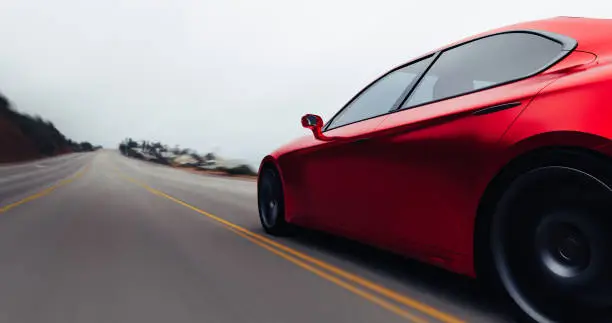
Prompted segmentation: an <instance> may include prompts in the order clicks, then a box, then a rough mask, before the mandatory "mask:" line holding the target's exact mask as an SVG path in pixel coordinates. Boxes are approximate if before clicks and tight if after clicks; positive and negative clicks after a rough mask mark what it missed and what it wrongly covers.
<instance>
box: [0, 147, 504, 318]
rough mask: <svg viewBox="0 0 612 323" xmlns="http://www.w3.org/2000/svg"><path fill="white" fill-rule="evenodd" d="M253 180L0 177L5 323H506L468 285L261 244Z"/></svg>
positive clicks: (380, 258)
mask: <svg viewBox="0 0 612 323" xmlns="http://www.w3.org/2000/svg"><path fill="white" fill-rule="evenodd" d="M256 205H257V202H256V187H255V183H254V182H252V181H248V180H237V179H228V178H223V177H213V176H204V175H198V174H192V173H189V172H184V171H181V170H177V169H172V168H169V167H165V166H161V165H154V164H149V163H146V162H142V161H138V160H134V159H129V158H126V157H123V156H121V155H119V154H118V153H117V152H115V151H100V152H95V153H84V154H72V155H66V156H62V157H58V158H52V159H45V160H40V161H34V162H30V163H25V164H19V165H9V166H1V167H0V322H19V323H30V322H31V323H39V322H45V323H55V322H57V323H72V322H74V323H77V322H78V323H81V322H87V323H97V322H100V323H102V322H104V323H110V322H113V323H121V322H125V323H136V322H143V323H156V322H160V323H168V322H172V323H187V322H194V323H195V322H197V323H203V322H211V323H225V322H228V323H236V322H244V323H247V322H248V323H252V322H255V323H257V322H262V323H293V322H296V323H302V322H332V323H342V322H351V323H357V322H368V323H383V322H416V323H425V322H445V323H451V322H452V323H458V322H510V321H509V320H507V319H504V317H507V315H505V314H502V313H503V312H504V311H505V309H504V307H503V306H501V305H499V304H497V302H493V301H491V300H489V299H490V297H487V295H486V294H485V293H483V292H481V291H479V290H478V288H477V287H476V284H475V283H474V282H472V281H470V280H468V279H464V278H461V277H458V276H455V275H452V274H449V273H446V272H444V271H442V270H439V269H436V268H433V267H430V266H425V265H421V264H418V263H416V262H413V261H410V260H407V259H404V258H402V257H398V256H394V255H391V254H388V253H385V252H381V251H376V250H374V249H373V248H369V247H365V246H362V245H359V244H357V243H353V242H349V241H346V240H343V239H338V238H333V237H329V236H326V235H323V234H320V233H313V232H304V233H301V234H299V235H298V236H296V237H292V238H272V237H269V236H266V235H265V234H264V233H263V232H262V230H261V229H260V226H259V221H258V217H257V206H256Z"/></svg>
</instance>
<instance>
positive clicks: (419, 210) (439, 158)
mask: <svg viewBox="0 0 612 323" xmlns="http://www.w3.org/2000/svg"><path fill="white" fill-rule="evenodd" d="M515 29H518V30H521V29H539V30H544V31H551V32H556V33H559V34H564V35H567V36H570V37H572V38H574V39H576V40H577V41H578V47H577V49H576V51H574V52H572V53H571V54H570V55H569V56H568V57H566V58H565V59H563V60H562V61H560V62H558V63H557V64H555V65H554V66H552V67H550V68H549V69H548V70H546V71H544V72H542V73H540V74H538V75H535V76H533V77H531V78H528V79H524V80H521V81H517V82H513V83H510V84H506V85H503V86H499V87H495V88H491V89H488V90H484V91H480V92H475V93H471V94H467V95H463V96H459V97H456V98H451V99H447V100H443V101H439V102H435V103H431V104H428V105H425V106H421V107H418V108H414V109H408V110H403V111H399V112H395V113H391V114H388V115H385V116H380V117H377V118H373V119H370V120H366V121H362V122H358V123H355V124H351V125H348V126H344V127H340V128H337V129H334V130H331V131H328V132H325V135H327V136H338V137H343V138H348V139H350V140H336V141H321V140H317V139H315V138H314V137H313V136H312V135H307V136H304V137H303V138H300V139H297V140H295V141H294V142H292V143H290V144H288V145H286V146H283V147H281V148H279V149H278V150H277V151H275V152H274V153H272V154H271V155H269V156H267V157H266V158H265V159H264V161H263V162H262V165H263V164H264V163H268V162H269V163H273V164H274V165H276V166H277V167H278V169H279V170H280V173H281V178H282V180H283V183H284V189H285V196H286V199H287V201H286V212H287V220H288V221H290V222H293V223H296V224H299V225H303V226H307V227H312V228H316V229H321V230H325V231H328V232H332V233H335V234H339V235H343V236H346V237H349V238H352V239H357V240H361V241H364V242H367V243H370V244H373V245H376V246H379V247H382V248H386V249H389V250H392V251H394V252H398V253H401V254H405V255H407V256H410V257H414V258H418V259H421V260H422V261H425V262H429V263H432V264H435V265H438V266H442V267H445V268H447V269H449V270H452V271H455V272H458V273H462V274H466V275H470V276H474V275H475V269H474V255H473V250H474V222H475V219H476V213H477V209H478V206H479V203H480V201H481V197H482V195H483V193H484V191H485V190H486V188H487V186H488V185H489V183H490V182H491V180H492V179H493V178H494V177H495V176H496V175H497V174H498V173H499V171H500V170H501V169H502V168H503V167H504V166H505V165H506V164H508V163H509V162H510V161H512V160H513V159H514V158H516V157H518V156H520V155H522V154H524V153H527V152H529V151H532V150H534V149H538V148H542V147H550V146H574V147H582V148H586V149H592V150H598V151H600V152H602V153H605V154H612V146H610V145H609V143H610V139H611V138H612V38H610V35H612V20H603V19H582V18H555V19H549V20H542V21H536V22H528V23H524V24H518V25H513V26H509V27H504V28H501V29H497V30H494V31H491V32H490V33H493V32H498V31H502V30H515ZM478 36H481V35H478ZM515 101H518V102H520V103H521V105H520V106H517V107H514V108H511V109H507V110H503V111H499V112H495V113H490V114H485V115H473V114H472V112H473V111H475V110H478V109H480V108H484V107H488V106H492V105H495V104H499V103H505V102H515ZM296 124H297V120H296ZM365 137H367V138H371V140H369V141H365V142H363V143H358V144H356V143H353V140H355V139H359V138H365Z"/></svg>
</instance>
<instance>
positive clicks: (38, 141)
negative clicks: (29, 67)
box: [0, 94, 99, 156]
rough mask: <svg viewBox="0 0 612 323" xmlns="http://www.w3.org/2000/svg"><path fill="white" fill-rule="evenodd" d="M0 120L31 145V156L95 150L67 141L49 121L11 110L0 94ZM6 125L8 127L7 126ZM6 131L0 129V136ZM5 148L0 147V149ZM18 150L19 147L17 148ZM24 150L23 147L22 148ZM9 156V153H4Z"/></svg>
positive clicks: (6, 100) (87, 144)
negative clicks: (32, 150)
mask: <svg viewBox="0 0 612 323" xmlns="http://www.w3.org/2000/svg"><path fill="white" fill-rule="evenodd" d="M0 119H2V122H3V124H4V125H5V128H8V126H11V128H14V129H11V130H12V131H13V133H17V134H18V135H19V136H20V137H21V138H20V139H23V141H24V142H30V143H32V145H33V147H34V149H35V150H36V151H35V152H33V155H39V156H53V155H57V154H61V153H67V152H70V151H93V150H95V149H96V148H99V147H94V146H93V145H92V144H91V143H89V142H81V143H77V142H74V141H72V140H70V139H67V138H66V137H65V136H64V135H63V134H62V133H61V132H60V131H59V130H58V129H57V128H56V127H55V125H53V123H51V122H50V121H47V120H43V119H42V118H41V117H40V116H31V115H28V114H24V113H20V112H18V111H16V110H15V109H13V106H12V104H11V102H10V101H9V100H8V99H7V98H6V97H4V96H3V95H1V94H0ZM7 125H8V126H7ZM3 130H4V131H9V130H8V129H0V135H2V133H3V132H4V131H3ZM2 148H5V149H6V147H0V149H2ZM18 148H19V147H18ZM22 148H23V149H26V148H25V147H22ZM4 153H5V154H9V155H10V154H11V153H12V152H11V151H5V152H4Z"/></svg>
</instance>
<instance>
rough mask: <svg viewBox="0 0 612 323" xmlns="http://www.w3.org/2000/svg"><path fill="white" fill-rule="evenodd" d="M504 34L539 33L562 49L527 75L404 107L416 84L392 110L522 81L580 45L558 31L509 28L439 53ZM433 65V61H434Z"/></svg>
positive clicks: (550, 65)
mask: <svg viewBox="0 0 612 323" xmlns="http://www.w3.org/2000/svg"><path fill="white" fill-rule="evenodd" d="M504 34H532V35H537V36H540V37H542V38H545V39H548V40H551V41H554V42H556V43H558V44H560V45H561V50H560V51H559V53H558V54H557V55H555V56H554V57H553V58H552V59H551V60H550V61H549V62H548V63H547V64H544V66H542V67H541V68H539V69H537V70H535V71H534V72H533V73H530V74H527V75H525V76H521V77H518V78H514V79H510V80H507V81H504V82H501V83H496V84H493V85H489V86H484V87H480V88H477V89H474V90H472V91H468V92H462V93H458V94H456V95H452V96H448V97H445V98H440V99H437V100H432V101H427V102H422V103H419V104H415V105H413V106H409V107H405V108H402V105H404V103H406V101H408V100H409V99H410V96H412V94H413V93H414V90H415V89H416V88H417V87H418V86H419V84H416V85H415V86H414V88H413V89H412V90H411V94H410V96H408V97H406V98H405V99H404V101H402V102H401V104H400V105H399V106H397V107H396V108H395V109H394V110H392V111H391V112H395V111H403V110H408V109H413V108H417V107H420V106H423V105H427V104H432V103H436V102H440V101H444V100H449V99H453V98H456V97H459V96H463V95H468V94H472V93H475V92H480V91H486V90H489V89H492V88H495V87H498V86H503V85H507V84H510V83H514V82H518V81H521V80H524V79H528V78H530V77H534V76H536V75H538V74H540V73H542V72H544V71H546V70H547V69H549V68H550V67H552V66H553V65H555V64H557V63H558V62H559V61H561V60H562V59H564V58H565V57H567V55H569V54H570V53H571V52H572V51H573V50H574V49H575V48H576V47H577V46H578V42H577V41H576V40H575V39H573V38H570V37H568V36H565V35H560V34H556V33H553V32H549V31H541V30H533V29H517V30H507V31H503V32H499V33H495V34H490V35H485V36H482V37H478V38H475V39H472V40H469V41H466V42H463V43H461V44H456V45H454V46H451V47H448V48H445V49H443V50H441V51H439V52H438V54H439V55H438V57H439V56H440V55H442V54H443V53H444V52H446V51H449V50H452V49H454V48H457V47H461V46H463V45H467V44H469V43H472V42H475V41H479V40H482V39H485V38H488V37H494V36H499V35H504ZM434 63H435V62H434ZM432 66H433V63H432ZM432 66H429V67H428V70H429V69H431V67H432ZM419 83H420V82H419Z"/></svg>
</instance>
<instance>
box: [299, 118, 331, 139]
mask: <svg viewBox="0 0 612 323" xmlns="http://www.w3.org/2000/svg"><path fill="white" fill-rule="evenodd" d="M302 127H304V128H306V129H310V130H311V131H312V134H313V135H314V137H315V138H316V139H318V140H323V141H331V140H333V139H335V138H331V137H327V136H325V135H324V134H323V131H322V128H323V119H321V117H319V116H318V115H316V114H307V115H305V116H303V117H302Z"/></svg>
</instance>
